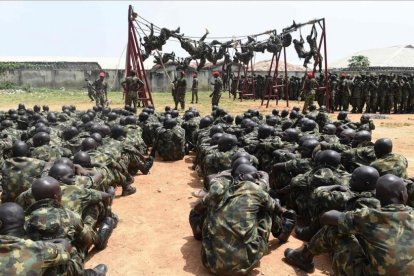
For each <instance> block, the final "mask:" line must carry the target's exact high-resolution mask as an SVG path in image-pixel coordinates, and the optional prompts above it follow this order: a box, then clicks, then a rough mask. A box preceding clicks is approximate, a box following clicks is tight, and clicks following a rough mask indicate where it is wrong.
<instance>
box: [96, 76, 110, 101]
mask: <svg viewBox="0 0 414 276" xmlns="http://www.w3.org/2000/svg"><path fill="white" fill-rule="evenodd" d="M93 86H94V87H95V91H96V94H95V100H96V105H101V106H104V105H105V101H106V93H107V90H108V84H107V83H106V81H105V80H104V79H97V80H96V81H95V82H94V83H93Z"/></svg>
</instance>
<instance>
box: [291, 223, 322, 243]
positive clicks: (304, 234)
mask: <svg viewBox="0 0 414 276" xmlns="http://www.w3.org/2000/svg"><path fill="white" fill-rule="evenodd" d="M311 224H312V223H311ZM316 232H318V229H316V228H315V227H312V226H305V227H296V229H295V235H296V238H298V239H300V240H302V241H310V240H311V239H312V237H313V235H315V234H316Z"/></svg>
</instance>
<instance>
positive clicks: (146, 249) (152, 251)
mask: <svg viewBox="0 0 414 276" xmlns="http://www.w3.org/2000/svg"><path fill="white" fill-rule="evenodd" d="M270 110H271V109H269V112H270ZM263 111H264V110H263ZM350 117H351V118H352V119H353V120H358V119H359V117H360V115H350ZM386 117H387V119H374V121H375V124H376V127H377V128H376V130H375V131H374V134H373V136H374V139H377V138H381V137H389V138H391V139H392V140H393V141H394V151H395V152H398V153H402V154H404V155H405V156H406V157H407V159H408V161H409V174H410V175H413V173H414V166H413V164H414V147H413V144H414V140H413V139H412V137H413V134H414V127H413V120H414V115H387V116H386ZM191 165H192V156H186V157H185V158H184V160H181V161H176V162H162V161H160V160H156V162H155V164H154V167H153V168H152V169H151V172H150V174H148V175H138V176H137V177H136V178H135V186H136V187H137V188H138V192H137V193H136V194H134V195H132V196H129V197H125V198H122V197H119V198H117V199H116V200H115V202H114V207H113V209H114V211H115V212H116V213H117V214H118V215H119V217H120V222H119V225H118V227H117V229H115V231H114V233H113V235H112V237H111V239H110V241H109V245H108V248H107V249H105V250H104V251H102V252H98V253H96V254H94V255H93V256H92V257H91V258H90V260H89V261H88V262H87V265H86V266H87V267H88V268H89V267H93V266H95V265H97V264H99V263H106V264H107V265H108V267H109V272H108V275H209V274H208V272H207V271H206V269H204V267H203V265H202V263H201V259H200V242H198V241H196V240H194V239H193V237H192V232H191V229H190V226H189V223H188V214H189V210H190V208H191V207H192V204H194V202H195V201H196V198H194V197H193V196H192V195H191V192H193V191H197V190H198V189H199V188H201V184H200V182H199V180H198V177H197V175H196V173H195V172H194V171H192V170H191ZM117 192H120V191H117ZM301 245H302V242H301V241H299V240H296V239H295V238H294V237H291V238H290V240H289V241H288V242H287V243H286V244H279V243H278V241H277V240H276V239H274V238H273V237H271V239H270V243H269V254H268V255H266V256H264V257H263V259H262V260H261V262H260V265H259V266H258V267H257V268H256V269H254V270H253V272H252V275H306V273H304V272H303V271H301V270H299V269H294V268H293V267H291V266H289V265H287V264H286V263H284V261H283V260H282V259H283V252H284V250H285V249H286V248H287V247H292V248H296V247H299V246H301ZM329 263H330V262H329V257H328V256H321V257H318V258H316V270H315V272H314V273H313V275H329V274H330V272H331V270H330V264H329Z"/></svg>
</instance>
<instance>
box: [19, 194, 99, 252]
mask: <svg viewBox="0 0 414 276" xmlns="http://www.w3.org/2000/svg"><path fill="white" fill-rule="evenodd" d="M26 214H27V217H26V225H25V229H26V232H27V233H28V234H29V236H30V238H31V239H32V240H35V241H36V240H50V239H58V238H68V239H69V240H71V241H73V242H74V245H75V246H76V247H77V248H78V249H80V251H81V252H83V253H82V258H84V257H85V256H84V254H85V251H86V249H87V247H88V246H90V245H91V244H92V243H93V240H94V236H93V233H91V231H90V229H89V228H88V227H85V226H84V224H83V222H82V219H81V217H80V216H79V215H78V214H76V213H75V212H73V211H71V210H69V209H66V208H64V207H63V206H62V205H61V204H60V203H58V202H57V201H55V200H52V199H42V200H39V201H36V203H34V204H32V205H31V206H30V207H29V208H28V209H27V210H26Z"/></svg>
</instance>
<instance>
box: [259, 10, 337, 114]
mask: <svg viewBox="0 0 414 276" xmlns="http://www.w3.org/2000/svg"><path fill="white" fill-rule="evenodd" d="M316 23H317V24H318V25H319V27H320V28H321V30H322V32H321V35H320V40H319V44H318V49H317V58H316V60H314V63H313V68H312V72H313V74H315V72H316V67H317V66H318V63H319V57H320V56H321V50H322V47H323V52H324V56H323V57H324V62H323V69H322V71H323V74H324V82H325V83H324V86H321V87H319V88H318V89H319V90H325V104H326V109H327V111H328V112H329V111H330V104H329V103H330V93H329V92H330V90H329V79H328V51H327V46H326V22H325V18H321V19H315V20H311V21H309V22H306V23H303V24H297V28H294V29H292V30H289V31H287V32H284V33H282V34H286V33H290V32H294V31H296V30H297V29H298V28H301V27H302V26H305V25H309V24H316ZM280 55H281V52H279V53H278V54H273V57H272V61H271V64H270V68H269V73H268V75H269V76H270V75H271V73H272V69H273V64H274V63H276V67H275V70H274V73H273V77H272V84H271V85H268V84H266V86H265V93H266V94H265V95H264V97H263V99H262V104H261V105H263V103H264V101H265V100H267V102H266V108H267V107H269V102H270V100H271V99H276V105H277V104H278V100H279V90H278V88H280V87H283V86H284V87H285V98H286V103H287V107H289V91H288V88H289V78H288V74H287V60H286V47H283V56H284V63H285V64H284V67H285V68H284V69H285V70H284V79H285V83H284V85H278V84H277V76H278V73H279V68H278V66H279V59H280ZM306 73H307V71H305V77H306Z"/></svg>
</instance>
